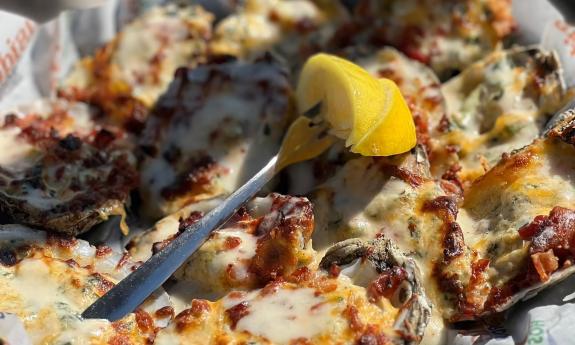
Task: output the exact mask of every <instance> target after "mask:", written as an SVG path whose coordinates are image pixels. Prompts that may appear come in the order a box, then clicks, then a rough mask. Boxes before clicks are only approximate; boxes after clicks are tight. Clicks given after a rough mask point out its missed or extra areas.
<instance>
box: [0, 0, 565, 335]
mask: <svg viewBox="0 0 575 345" xmlns="http://www.w3.org/2000/svg"><path fill="white" fill-rule="evenodd" d="M163 2H165V1H162V0H140V1H134V0H124V1H120V0H108V2H107V3H106V4H105V5H104V6H102V7H100V8H97V9H89V10H78V11H74V12H68V13H64V14H61V15H60V16H59V17H58V18H57V19H55V20H52V21H50V22H48V23H46V24H43V25H37V24H35V23H33V22H32V21H30V20H28V19H25V18H23V17H20V16H17V15H14V14H10V13H7V12H3V11H0V23H2V25H0V109H9V108H11V107H13V106H15V105H17V104H21V103H25V102H29V101H32V100H35V99H38V98H40V97H50V96H52V95H53V94H54V91H55V88H56V86H57V85H58V83H59V81H60V80H61V79H62V78H63V76H65V75H66V73H67V72H68V71H69V69H70V68H71V66H72V65H73V64H74V62H75V61H77V59H78V58H79V57H80V56H83V55H87V54H90V53H92V52H93V51H94V50H95V49H96V48H97V47H98V46H100V45H101V44H102V43H104V42H106V41H107V40H109V39H111V38H112V37H113V36H114V35H115V34H116V32H117V31H118V30H119V29H120V28H121V26H122V25H123V24H124V23H126V22H128V21H129V20H131V19H132V18H134V17H135V16H137V15H138V14H139V13H141V12H143V11H144V10H145V9H147V8H149V7H151V6H153V5H156V4H159V3H163ZM195 2H202V3H203V5H205V6H207V7H208V8H210V9H212V10H222V9H224V10H225V8H226V3H227V1H225V0H224V1H216V0H203V1H195ZM574 5H575V4H574ZM513 12H514V16H515V18H516V20H517V22H518V26H519V30H518V34H517V42H519V43H521V44H541V45H542V46H543V47H545V48H547V49H549V50H554V51H556V52H557V54H558V56H559V57H560V59H561V61H562V63H563V69H564V77H565V81H566V83H567V84H568V85H575V28H574V27H572V26H569V25H568V24H566V23H565V22H564V21H563V19H562V16H561V14H560V13H559V12H558V11H557V10H556V9H555V8H554V7H552V6H551V5H550V3H548V2H547V0H514V1H513ZM502 334H506V336H503V337H499V336H501V335H502ZM495 336H497V337H499V338H495ZM0 339H2V340H5V341H6V342H7V343H8V344H22V345H28V344H30V341H29V339H28V337H27V335H26V334H25V331H24V328H23V326H22V323H21V322H20V321H19V320H18V318H17V317H16V316H14V315H11V314H4V313H0ZM450 342H451V343H452V344H457V345H470V344H474V345H480V344H482V345H483V344H488V345H510V344H528V345H539V344H549V345H556V344H575V277H571V278H570V279H567V280H566V281H563V282H562V283H560V284H558V285H557V286H554V287H552V288H549V289H547V290H545V291H543V292H541V293H540V294H539V295H538V296H536V297H534V298H532V299H531V300H529V301H526V302H522V303H520V304H519V305H518V306H516V307H514V308H513V310H511V311H510V313H509V314H508V316H507V319H506V320H505V322H503V323H502V324H501V325H500V327H498V330H497V332H494V334H491V335H483V336H462V335H458V334H457V333H456V332H452V337H451V341H450Z"/></svg>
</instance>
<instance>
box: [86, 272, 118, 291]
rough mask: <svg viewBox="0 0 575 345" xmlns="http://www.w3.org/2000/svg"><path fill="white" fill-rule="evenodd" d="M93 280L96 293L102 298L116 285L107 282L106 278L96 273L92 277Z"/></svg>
mask: <svg viewBox="0 0 575 345" xmlns="http://www.w3.org/2000/svg"><path fill="white" fill-rule="evenodd" d="M91 277H92V278H94V279H93V286H94V288H95V289H96V292H97V293H98V294H99V295H100V296H102V295H104V294H105V293H106V292H108V291H109V290H110V289H112V288H113V287H114V283H112V282H111V281H109V280H107V279H106V277H104V276H103V275H101V274H100V273H98V272H96V273H93V274H92V275H91Z"/></svg>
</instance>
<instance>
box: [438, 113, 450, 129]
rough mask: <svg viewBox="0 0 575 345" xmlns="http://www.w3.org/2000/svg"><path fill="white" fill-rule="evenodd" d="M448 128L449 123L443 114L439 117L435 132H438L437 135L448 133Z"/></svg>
mask: <svg viewBox="0 0 575 345" xmlns="http://www.w3.org/2000/svg"><path fill="white" fill-rule="evenodd" d="M450 127H451V122H450V121H449V118H448V117H447V114H443V116H441V120H439V124H438V125H437V131H439V133H447V132H449V128H450Z"/></svg>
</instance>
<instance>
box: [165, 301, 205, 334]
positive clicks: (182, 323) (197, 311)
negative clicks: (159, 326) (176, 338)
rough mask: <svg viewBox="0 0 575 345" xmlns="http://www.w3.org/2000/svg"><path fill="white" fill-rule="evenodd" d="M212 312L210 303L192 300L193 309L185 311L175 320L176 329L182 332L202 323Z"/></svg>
mask: <svg viewBox="0 0 575 345" xmlns="http://www.w3.org/2000/svg"><path fill="white" fill-rule="evenodd" d="M210 310H211V307H210V305H209V302H208V301H206V300H200V299H194V300H192V305H191V307H190V308H189V309H186V310H183V311H182V312H181V313H179V314H178V315H176V317H175V318H174V323H175V324H176V329H177V330H178V331H179V332H181V331H183V330H184V329H186V328H187V327H188V326H190V325H193V324H195V323H197V322H198V321H201V320H202V317H203V316H204V315H206V314H207V313H209V312H210Z"/></svg>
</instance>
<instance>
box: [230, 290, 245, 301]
mask: <svg viewBox="0 0 575 345" xmlns="http://www.w3.org/2000/svg"><path fill="white" fill-rule="evenodd" d="M245 296H246V293H245V292H243V291H232V292H230V293H229V294H228V298H233V299H240V298H244V297H245Z"/></svg>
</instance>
